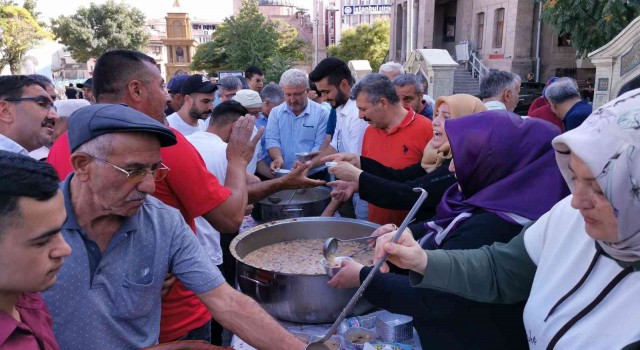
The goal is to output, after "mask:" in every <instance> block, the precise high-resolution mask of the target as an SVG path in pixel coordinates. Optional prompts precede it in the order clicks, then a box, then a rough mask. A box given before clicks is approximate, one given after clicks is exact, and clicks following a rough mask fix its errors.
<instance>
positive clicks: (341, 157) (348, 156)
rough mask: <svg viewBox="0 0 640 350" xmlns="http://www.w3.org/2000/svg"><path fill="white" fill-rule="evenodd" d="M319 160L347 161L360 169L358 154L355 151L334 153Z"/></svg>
mask: <svg viewBox="0 0 640 350" xmlns="http://www.w3.org/2000/svg"><path fill="white" fill-rule="evenodd" d="M320 160H321V161H323V162H347V163H350V164H352V165H353V166H355V167H356V168H358V169H360V156H359V155H357V154H355V153H334V154H331V155H328V156H326V157H323V158H322V159H320Z"/></svg>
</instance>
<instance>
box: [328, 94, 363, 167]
mask: <svg viewBox="0 0 640 350" xmlns="http://www.w3.org/2000/svg"><path fill="white" fill-rule="evenodd" d="M359 114H360V110H358V107H357V106H356V101H355V100H351V99H349V101H347V103H345V104H344V105H342V106H340V107H338V108H336V117H337V120H336V131H335V133H334V134H333V138H332V139H331V146H332V147H333V148H335V149H336V150H337V151H338V152H339V153H355V154H357V155H360V154H361V153H362V138H363V137H364V130H365V129H366V128H367V127H368V126H369V123H367V122H365V121H364V120H362V119H360V118H359Z"/></svg>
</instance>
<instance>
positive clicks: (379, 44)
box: [327, 20, 391, 72]
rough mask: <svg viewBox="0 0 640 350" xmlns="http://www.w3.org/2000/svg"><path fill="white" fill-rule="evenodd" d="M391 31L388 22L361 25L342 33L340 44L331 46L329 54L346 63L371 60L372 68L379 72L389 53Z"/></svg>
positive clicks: (328, 49) (380, 21) (379, 21)
mask: <svg viewBox="0 0 640 350" xmlns="http://www.w3.org/2000/svg"><path fill="white" fill-rule="evenodd" d="M390 30H391V28H390V25H389V21H388V20H378V21H376V22H374V23H373V25H369V24H361V25H359V26H357V27H356V28H351V29H347V30H345V31H344V32H342V38H341V39H340V43H339V44H338V45H331V46H329V47H328V48H327V52H328V53H329V56H334V57H338V58H340V59H341V60H343V61H345V62H348V61H350V60H369V64H371V68H372V69H373V71H374V72H377V71H378V69H379V68H380V66H381V65H382V63H384V62H383V61H384V58H385V56H386V55H387V51H389V32H390Z"/></svg>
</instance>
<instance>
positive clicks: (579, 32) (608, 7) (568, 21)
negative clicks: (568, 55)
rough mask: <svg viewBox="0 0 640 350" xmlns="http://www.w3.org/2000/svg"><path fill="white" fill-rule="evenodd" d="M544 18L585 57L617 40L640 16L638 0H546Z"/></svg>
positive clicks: (543, 6)
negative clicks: (564, 35) (623, 30)
mask: <svg viewBox="0 0 640 350" xmlns="http://www.w3.org/2000/svg"><path fill="white" fill-rule="evenodd" d="M542 1H543V5H542V19H543V21H544V23H545V24H548V25H550V26H551V27H552V29H553V30H554V31H555V32H556V33H557V34H558V35H563V34H567V33H569V34H571V46H573V47H575V48H576V49H577V50H578V55H580V56H582V57H584V56H586V54H588V53H589V52H591V51H593V50H596V49H598V48H600V47H601V46H603V45H605V44H606V43H608V42H609V41H611V39H613V38H614V37H615V36H616V35H618V33H620V31H621V30H622V29H624V28H625V27H626V26H627V25H628V24H629V23H630V22H631V21H633V20H634V19H635V18H636V17H638V16H640V1H638V0H542Z"/></svg>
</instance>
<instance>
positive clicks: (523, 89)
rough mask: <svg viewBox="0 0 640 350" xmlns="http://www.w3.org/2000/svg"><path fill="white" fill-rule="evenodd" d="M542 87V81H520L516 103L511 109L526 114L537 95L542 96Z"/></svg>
mask: <svg viewBox="0 0 640 350" xmlns="http://www.w3.org/2000/svg"><path fill="white" fill-rule="evenodd" d="M543 89H544V83H528V82H522V84H521V85H520V96H519V101H518V105H517V106H516V109H515V110H514V111H513V112H514V113H516V114H519V115H527V113H528V112H529V106H531V103H533V100H535V99H536V98H537V97H539V96H542V90H543Z"/></svg>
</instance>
